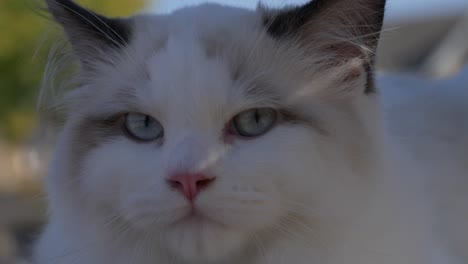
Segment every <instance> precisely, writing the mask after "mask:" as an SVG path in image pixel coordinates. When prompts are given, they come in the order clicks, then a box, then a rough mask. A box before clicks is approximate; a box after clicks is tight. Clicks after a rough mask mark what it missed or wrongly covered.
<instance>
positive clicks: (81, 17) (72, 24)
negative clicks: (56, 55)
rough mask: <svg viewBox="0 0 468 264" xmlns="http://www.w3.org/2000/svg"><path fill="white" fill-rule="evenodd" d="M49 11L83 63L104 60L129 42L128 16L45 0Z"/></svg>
mask: <svg viewBox="0 0 468 264" xmlns="http://www.w3.org/2000/svg"><path fill="white" fill-rule="evenodd" d="M46 3H47V6H48V9H49V12H50V13H51V14H52V16H53V17H54V19H55V20H56V21H57V22H58V23H59V24H60V25H61V26H62V27H63V29H64V30H65V33H66V35H67V37H68V40H69V41H70V43H71V45H72V47H73V50H74V52H75V53H76V55H77V57H78V58H79V59H80V61H81V63H82V64H83V66H85V67H86V66H90V65H93V64H94V63H95V62H96V61H105V60H106V56H105V54H106V53H108V52H109V51H111V50H113V49H114V50H115V49H121V48H122V47H125V46H126V45H128V41H129V39H130V35H131V22H130V20H129V19H117V18H107V17H105V16H103V15H100V14H97V13H95V12H93V11H91V10H88V9H86V8H84V7H81V6H80V5H78V4H76V3H75V2H74V1H72V0H46Z"/></svg>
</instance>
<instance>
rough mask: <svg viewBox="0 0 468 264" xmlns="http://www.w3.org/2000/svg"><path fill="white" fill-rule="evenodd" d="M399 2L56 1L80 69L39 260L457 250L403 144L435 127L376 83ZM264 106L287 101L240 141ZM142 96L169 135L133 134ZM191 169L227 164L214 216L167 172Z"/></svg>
mask: <svg viewBox="0 0 468 264" xmlns="http://www.w3.org/2000/svg"><path fill="white" fill-rule="evenodd" d="M377 2H379V4H375V3H377ZM384 3H385V1H368V0H355V1H351V0H328V1H325V0H317V1H316V4H314V5H311V4H309V6H308V7H307V8H313V9H311V10H308V11H310V12H299V13H297V12H296V11H298V10H295V9H291V8H288V9H285V10H267V9H265V8H264V7H259V9H258V10H256V11H250V10H244V9H236V8H232V7H224V6H220V5H214V4H205V5H201V6H197V7H190V8H185V9H181V10H178V11H176V12H174V13H173V14H170V15H160V16H156V15H154V16H153V15H151V16H149V15H146V16H136V17H132V18H128V19H125V20H118V21H117V20H108V18H105V17H102V16H95V15H93V13H90V11H87V10H84V9H80V8H79V7H78V6H76V5H74V4H73V3H72V2H70V1H65V0H61V1H58V0H57V1H54V0H49V1H48V4H49V8H50V10H51V12H52V14H53V15H54V16H55V18H56V19H57V20H58V21H59V22H60V23H61V24H62V25H63V26H64V28H65V31H66V33H67V35H68V38H69V39H70V41H71V42H72V46H73V51H74V54H75V56H76V57H77V58H78V61H79V62H80V69H79V70H78V72H76V74H75V75H74V82H73V83H76V84H77V85H76V87H74V88H73V89H72V90H70V91H68V92H67V93H66V94H65V95H64V97H63V98H62V101H61V103H62V105H64V106H65V109H66V119H65V120H66V121H65V124H64V127H63V130H62V132H61V134H60V137H59V140H58V144H57V149H56V155H55V158H54V160H53V162H52V165H51V168H50V174H49V176H48V178H47V190H48V194H49V201H50V219H49V224H48V225H47V228H46V229H45V231H44V233H43V234H42V236H41V239H40V241H39V242H38V245H37V247H36V251H35V252H36V253H35V256H34V261H35V263H37V264H49V263H60V264H71V263H86V264H103V263H105V264H110V263H113V264H121V263H122V264H123V263H139V264H150V263H174V264H198V263H200V264H201V263H203V264H206V263H217V264H239V263H246V264H247V263H252V264H280V263H295V264H311V263H317V264H319V263H320V264H341V263H343V264H344V263H346V264H369V263H379V264H395V263H399V264H406V263H407V264H410V263H411V264H423V263H424V264H427V263H434V264H435V263H442V261H441V260H443V261H444V262H445V263H457V262H456V261H458V258H459V257H461V255H460V256H458V255H457V254H456V253H454V252H455V251H451V249H450V248H449V247H446V246H445V245H447V243H446V241H445V240H444V239H438V238H439V235H438V234H436V233H435V232H433V230H434V226H435V224H436V222H435V221H433V220H434V215H435V211H434V207H433V206H432V205H433V203H432V202H433V200H432V196H428V195H427V188H426V186H425V185H424V184H421V182H425V179H424V178H425V176H426V174H427V173H428V172H433V171H431V170H428V171H427V170H425V169H426V168H427V166H420V168H418V166H415V165H416V164H417V163H418V162H421V161H422V162H426V159H424V158H421V159H416V158H415V156H417V153H419V152H420V151H421V152H422V151H423V150H420V149H417V148H415V149H414V150H415V152H414V153H416V154H414V153H411V151H408V149H404V148H402V147H401V146H403V145H404V144H401V142H402V141H401V140H400V139H401V136H402V134H403V135H408V137H409V136H411V137H416V138H418V137H419V136H418V135H412V134H411V133H406V131H403V132H402V133H396V132H395V129H396V127H401V126H398V124H395V123H399V118H400V116H411V115H409V114H408V113H411V112H412V110H408V111H406V112H405V113H398V115H387V112H386V111H384V110H386V109H391V107H388V108H386V107H382V105H381V98H380V95H381V93H374V92H373V89H370V88H374V84H373V72H372V63H373V59H372V54H373V52H374V51H375V46H376V41H375V39H376V37H377V36H378V31H379V30H380V25H381V19H382V17H383V5H384ZM304 8H306V7H304ZM83 12H89V13H87V14H89V15H86V16H83V15H80V14H82V13H83ZM77 14H78V15H77ZM288 14H289V15H291V14H293V15H297V14H301V17H303V18H304V20H303V21H297V20H291V19H287V18H288ZM285 18H286V19H285ZM281 20H284V21H281ZM90 21H91V22H92V23H91V22H90ZM83 23H84V24H85V25H86V26H83V25H82V24H83ZM90 23H91V26H90ZM282 23H287V25H289V26H288V27H284V28H283V25H282ZM291 24H293V27H291V26H290V25H291ZM272 27H277V28H276V29H274V28H272ZM273 32H274V33H273ZM383 94H384V95H386V93H383ZM397 97H398V96H395V98H397ZM384 102H388V101H385V100H384ZM384 105H385V106H386V105H390V106H392V102H389V103H388V104H384ZM409 105H410V106H411V105H412V103H409ZM255 107H274V108H277V109H280V110H281V111H282V112H285V113H288V114H287V115H286V114H285V115H284V116H283V120H282V121H281V122H279V123H278V124H277V125H276V126H275V127H274V128H273V129H272V130H271V131H269V132H268V133H267V134H265V135H262V136H260V137H258V138H254V139H250V140H246V139H241V138H233V139H230V140H225V139H224V133H225V128H226V124H227V123H228V122H229V121H230V120H231V119H232V118H233V116H235V115H236V114H237V113H239V112H241V111H243V110H246V109H250V108H255ZM389 111H390V110H389ZM415 111H416V110H415ZM417 111H418V113H419V114H421V115H423V114H425V113H426V112H425V110H422V109H419V110H417ZM127 112H141V113H145V114H148V115H151V116H153V117H155V118H157V119H158V120H159V121H160V122H161V123H162V124H163V126H164V130H165V138H164V141H163V142H162V143H159V144H155V143H137V142H135V141H132V140H131V139H129V138H127V137H126V136H125V134H124V133H122V131H121V127H120V126H119V125H118V124H119V121H118V120H119V118H118V117H119V115H121V114H122V113H127ZM393 112H396V111H393ZM393 112H392V113H393ZM466 112H467V111H466V109H465V110H464V111H462V112H460V113H461V115H463V114H465V113H466ZM387 117H388V118H387ZM390 117H392V118H390ZM424 118H426V117H424ZM465 118H466V115H465ZM386 120H393V122H386ZM408 122H411V121H408ZM400 132H401V131H400ZM465 132H466V131H465ZM395 135H398V137H396V136H395ZM409 140H410V142H412V140H411V139H409ZM465 142H466V141H465ZM421 144H423V145H425V144H426V143H421ZM405 147H406V146H405ZM402 149H403V150H405V151H402ZM441 149H444V150H446V148H441ZM424 152H425V153H427V152H426V151H424ZM406 153H408V154H406ZM447 153H448V151H447ZM395 154H396V155H395ZM447 155H450V154H447ZM436 160H438V159H436ZM461 164H466V163H463V162H462V163H461ZM432 166H436V165H435V163H432ZM460 166H461V165H459V164H458V163H455V162H454V163H453V164H452V165H447V167H446V168H449V167H450V168H451V169H450V170H447V171H437V173H436V174H443V173H449V174H455V175H459V176H462V174H463V173H462V172H464V173H465V174H466V168H465V170H461V168H460ZM465 166H466V165H465ZM425 167H426V168H425ZM431 168H432V167H431ZM178 170H179V171H180V170H183V171H196V172H203V173H206V174H210V175H215V176H216V177H217V179H216V181H215V182H214V184H213V185H212V186H210V187H209V188H207V189H206V190H204V191H203V192H202V193H200V195H199V196H198V197H197V200H196V202H195V204H196V207H197V210H198V212H199V215H200V216H199V217H188V218H187V215H188V214H189V212H190V211H191V206H190V203H188V202H187V201H186V199H184V197H183V196H182V195H181V194H180V193H179V192H177V191H175V190H173V189H171V188H170V186H168V185H167V184H166V179H167V177H168V175H169V174H170V173H171V172H173V171H178ZM464 186H466V185H464ZM460 190H463V188H462V187H461V186H460ZM454 199H455V200H456V198H454ZM455 211H456V210H455ZM454 219H455V218H454ZM445 233H448V232H444V234H445ZM459 252H461V253H462V254H463V252H466V250H465V251H463V250H460V251H459ZM459 263H462V262H459Z"/></svg>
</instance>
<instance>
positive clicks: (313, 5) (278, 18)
mask: <svg viewBox="0 0 468 264" xmlns="http://www.w3.org/2000/svg"><path fill="white" fill-rule="evenodd" d="M321 6H323V1H311V2H309V3H308V4H306V5H304V6H294V7H288V8H285V9H283V10H281V11H280V12H277V13H274V14H271V15H268V16H265V17H263V24H264V25H265V27H266V29H267V31H268V33H270V34H271V35H272V36H273V37H277V38H282V37H287V36H289V35H292V34H294V33H296V32H297V31H299V29H300V28H301V27H302V26H303V25H305V24H306V23H307V22H308V21H309V20H310V18H311V17H312V16H313V15H314V14H315V13H317V12H318V11H319V9H320V7H321Z"/></svg>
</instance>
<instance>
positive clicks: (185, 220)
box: [174, 205, 227, 228]
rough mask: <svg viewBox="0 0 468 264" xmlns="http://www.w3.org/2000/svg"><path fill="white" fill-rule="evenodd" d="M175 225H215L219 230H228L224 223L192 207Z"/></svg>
mask: <svg viewBox="0 0 468 264" xmlns="http://www.w3.org/2000/svg"><path fill="white" fill-rule="evenodd" d="M174 225H191V226H194V227H196V226H202V225H203V226H204V225H213V226H215V227H217V228H227V227H226V226H225V225H224V224H223V223H221V222H219V221H216V220H214V219H213V218H211V217H209V216H208V215H206V214H204V213H203V212H201V210H200V209H199V208H197V207H196V206H194V205H192V206H191V208H190V210H189V211H188V212H187V214H185V215H184V216H183V217H182V218H180V219H179V220H177V221H175V222H174Z"/></svg>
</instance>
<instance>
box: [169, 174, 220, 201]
mask: <svg viewBox="0 0 468 264" xmlns="http://www.w3.org/2000/svg"><path fill="white" fill-rule="evenodd" d="M214 179H215V178H214V177H208V176H206V175H204V174H201V173H195V174H193V173H178V174H174V175H172V176H171V177H170V178H169V179H168V182H169V184H170V185H171V186H172V187H173V188H175V189H176V190H179V191H180V192H182V193H183V194H184V196H185V197H186V198H187V199H188V200H189V201H193V200H194V199H195V197H196V196H197V195H198V194H199V193H200V191H202V190H203V189H205V188H206V187H208V185H210V184H211V183H212V182H213V181H214Z"/></svg>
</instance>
